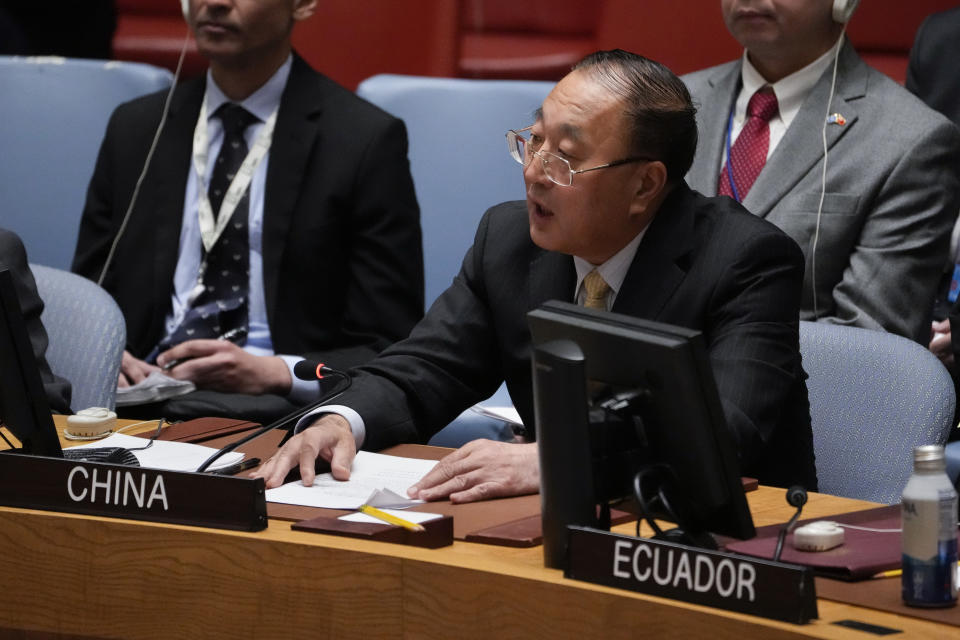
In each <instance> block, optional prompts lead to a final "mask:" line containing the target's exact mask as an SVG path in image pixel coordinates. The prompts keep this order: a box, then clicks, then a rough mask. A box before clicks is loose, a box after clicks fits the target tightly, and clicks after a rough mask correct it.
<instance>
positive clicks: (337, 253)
mask: <svg viewBox="0 0 960 640" xmlns="http://www.w3.org/2000/svg"><path fill="white" fill-rule="evenodd" d="M316 4H317V3H316V0H295V1H292V0H191V1H190V3H189V6H188V8H189V12H188V16H187V17H188V23H189V25H190V28H191V29H192V30H193V33H194V36H195V39H196V43H197V48H198V49H199V51H200V52H201V53H202V54H203V55H204V56H205V57H207V58H208V59H209V60H210V69H209V71H208V73H207V74H206V77H204V78H198V79H196V80H191V81H189V82H186V83H184V84H182V85H181V86H179V87H178V88H177V90H176V92H175V93H174V95H173V98H172V100H171V102H170V109H169V117H168V119H167V121H166V123H165V124H164V127H163V130H162V133H161V135H160V136H159V139H158V141H157V143H156V149H155V151H154V152H153V159H152V161H151V162H150V168H149V170H148V171H147V173H146V175H145V176H144V178H143V183H142V187H140V192H139V195H138V196H137V198H136V204H135V206H134V207H133V209H132V211H131V212H130V214H129V220H127V221H126V222H124V220H125V216H126V213H127V208H128V206H129V205H130V202H131V200H132V198H133V194H134V191H135V185H136V184H137V179H138V176H139V174H140V172H141V169H142V167H143V165H144V159H145V158H146V157H147V155H148V150H149V149H150V147H151V141H152V139H153V137H154V133H155V132H156V130H157V126H158V123H159V122H160V118H161V113H162V112H163V105H164V98H165V94H166V92H162V93H158V94H154V95H150V96H145V97H143V98H140V99H137V100H134V101H132V102H129V103H126V104H124V105H121V106H120V107H119V108H118V109H117V110H116V111H115V112H114V114H113V116H112V117H111V119H110V123H109V125H108V128H107V133H106V137H105V138H104V141H103V144H102V146H101V149H100V155H99V158H98V160H97V166H96V169H95V171H94V175H93V178H92V180H91V183H90V189H89V192H88V196H87V202H86V207H85V209H84V212H83V219H82V222H81V226H80V234H79V239H78V242H77V251H76V255H75V257H74V263H73V269H74V271H76V272H77V273H80V274H81V275H84V276H86V277H88V278H90V279H93V280H97V279H98V278H100V277H101V272H103V271H104V269H105V268H106V274H105V277H104V280H103V286H104V288H105V289H107V291H109V292H110V293H111V294H112V295H113V296H114V298H115V299H116V300H117V303H118V304H119V305H120V308H121V309H122V310H123V312H124V316H125V317H126V320H127V336H128V351H127V353H125V354H124V360H123V368H122V374H123V375H122V376H121V381H120V383H121V386H123V385H125V384H127V383H136V382H138V381H140V380H141V379H143V378H144V377H145V376H146V375H147V374H149V373H150V372H152V371H155V370H156V369H157V366H158V365H159V366H163V365H167V366H168V367H169V366H170V365H171V363H176V362H179V364H176V366H173V367H172V368H169V369H168V371H167V373H168V375H171V376H173V377H176V378H182V379H187V380H191V381H193V382H194V383H196V385H197V387H198V388H199V389H201V390H202V392H198V393H202V394H206V396H205V397H206V399H207V401H208V402H207V404H206V405H203V404H200V403H199V400H198V399H196V398H195V400H196V401H197V404H198V405H199V406H198V407H197V412H198V413H199V415H209V414H211V413H218V412H221V413H226V414H230V413H233V414H236V415H240V416H242V417H250V418H258V419H261V420H263V419H267V418H269V415H266V416H265V415H264V413H269V412H266V411H264V410H262V409H263V408H264V407H268V406H273V407H275V410H274V411H273V412H272V413H273V414H274V415H276V414H283V413H286V412H287V411H290V410H291V409H292V407H291V406H290V405H291V404H303V403H306V402H307V401H309V400H311V399H313V398H315V397H316V396H317V394H318V385H317V384H316V383H312V384H311V383H306V386H305V387H304V388H300V387H298V386H297V385H298V384H300V385H303V384H304V383H303V382H302V381H299V383H298V381H296V380H295V379H294V377H293V376H292V375H291V370H292V365H293V363H295V362H296V361H299V360H300V359H301V358H302V357H312V358H317V359H322V360H324V361H326V362H328V363H329V364H330V365H331V366H334V367H344V368H346V367H351V366H353V365H356V364H360V363H362V362H365V361H367V360H369V359H370V358H372V357H373V356H374V355H375V354H376V353H378V352H379V351H380V350H382V349H383V348H384V347H385V346H387V345H388V344H390V343H392V342H394V341H396V340H399V339H401V338H404V337H406V335H407V334H408V333H409V332H410V329H411V328H412V327H413V326H414V324H415V323H416V322H417V320H419V319H420V317H421V316H422V314H423V259H422V251H421V245H420V224H419V210H418V207H417V203H416V197H415V196H414V191H413V183H412V180H411V177H410V170H409V163H408V161H407V137H406V130H405V128H404V125H403V123H402V122H401V121H400V120H398V119H396V118H393V117H392V116H390V115H388V114H386V113H385V112H383V111H381V110H380V109H378V108H377V107H375V106H373V105H371V104H369V103H367V102H365V101H363V100H361V99H360V98H358V97H356V96H355V95H354V94H353V93H351V92H350V91H348V90H346V89H344V88H343V87H340V86H339V85H337V84H335V83H334V82H333V81H331V80H330V79H329V78H326V77H325V76H323V75H321V74H319V73H317V72H315V71H314V70H312V69H311V68H310V67H309V66H308V65H307V64H306V62H304V61H303V60H302V59H301V58H300V57H299V56H297V55H296V54H295V53H293V52H292V51H291V45H290V34H291V30H292V28H293V25H294V23H295V22H297V21H300V20H304V19H306V18H308V17H310V16H311V15H312V14H313V12H314V9H315V7H316ZM124 228H125V230H123V231H122V229H124ZM118 236H119V240H118V241H117V246H116V250H115V254H114V255H113V257H112V259H109V260H108V255H109V254H110V253H111V244H112V243H113V242H114V241H115V238H117V237H118ZM108 261H109V266H108V267H105V265H106V264H107V263H108ZM217 338H229V339H217ZM219 392H226V394H223V395H217V394H218V393H219ZM239 394H246V395H247V396H252V397H248V398H247V400H246V401H244V399H243V397H242V396H241V395H239ZM267 395H269V396H272V397H273V398H272V400H274V401H275V402H271V399H270V398H267V397H266V396H267ZM182 404H184V403H183V402H181V405H182ZM231 407H233V410H232V411H231ZM159 411H162V410H158V411H154V412H153V414H154V415H156V413H159ZM163 415H166V416H167V417H188V416H187V415H182V414H181V415H172V413H171V412H169V411H164V413H163Z"/></svg>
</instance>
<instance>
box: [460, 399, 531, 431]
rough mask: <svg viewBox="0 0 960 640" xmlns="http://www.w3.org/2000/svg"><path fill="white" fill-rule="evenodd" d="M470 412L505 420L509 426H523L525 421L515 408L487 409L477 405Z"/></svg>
mask: <svg viewBox="0 0 960 640" xmlns="http://www.w3.org/2000/svg"><path fill="white" fill-rule="evenodd" d="M470 410H471V411H474V412H476V413H479V414H480V415H482V416H487V417H488V418H495V419H497V420H503V421H504V422H506V423H507V424H512V425H514V426H517V427H522V426H523V420H521V419H520V412H519V411H517V410H516V409H515V408H513V407H485V406H483V405H479V404H475V405H473V406H472V407H470Z"/></svg>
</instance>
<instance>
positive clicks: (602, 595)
mask: <svg viewBox="0 0 960 640" xmlns="http://www.w3.org/2000/svg"><path fill="white" fill-rule="evenodd" d="M783 494H784V492H783V490H781V489H773V488H767V487H761V488H760V489H759V490H758V491H755V492H752V493H750V494H748V497H749V502H750V506H751V510H752V512H753V516H754V520H755V522H756V524H757V526H762V525H766V524H773V523H777V522H782V521H784V520H785V519H786V518H787V517H788V516H789V514H790V511H791V509H790V508H789V507H787V505H786V503H785V501H784V497H783ZM869 506H874V505H872V504H870V503H865V502H860V501H855V500H847V499H843V498H835V497H831V496H825V495H818V494H813V495H811V496H810V500H809V502H808V503H807V505H806V507H805V508H804V516H807V517H816V516H826V515H830V514H835V513H840V512H844V511H852V510H856V509H862V508H866V507H869ZM631 527H632V525H623V526H622V527H619V528H618V529H620V530H622V531H624V532H629V531H630V530H631ZM0 546H2V548H3V550H4V556H5V558H4V560H3V564H2V569H0V593H3V597H4V606H3V607H2V608H0V637H7V634H8V633H9V631H5V630H12V629H17V630H30V631H40V632H47V633H48V634H50V633H52V634H54V635H52V636H51V635H45V636H43V637H69V636H72V635H79V636H84V637H94V638H195V637H196V638H229V639H230V640H236V639H237V638H257V639H261V638H280V637H284V638H328V637H333V638H356V637H361V636H362V637H364V638H368V637H369V638H381V637H383V638H407V637H410V638H422V637H428V638H429V637H436V638H458V639H463V638H502V637H517V638H519V637H524V638H539V637H550V638H567V637H569V638H588V637H602V638H631V637H637V636H640V635H643V636H647V635H649V637H656V638H674V637H676V638H699V637H709V638H730V639H731V640H733V639H737V640H739V639H742V638H808V637H812V638H857V637H861V638H862V637H868V636H866V635H864V634H863V632H858V631H852V630H849V629H845V628H843V627H839V626H836V625H833V624H830V623H831V622H834V621H837V620H845V619H853V620H858V621H863V622H868V623H871V624H877V625H882V626H886V627H891V628H894V629H901V630H903V631H904V633H903V634H900V635H898V636H897V637H901V638H911V637H915V638H936V637H944V638H946V637H956V629H954V628H950V627H946V626H944V625H940V624H936V623H931V622H926V621H923V620H918V619H914V618H908V617H903V616H899V615H895V614H890V613H884V612H880V611H874V610H870V609H864V608H860V607H855V606H851V605H845V604H840V603H836V602H831V601H827V600H823V599H821V600H820V601H819V609H820V619H818V620H815V621H813V622H812V623H810V624H807V625H802V626H798V625H790V624H785V623H779V622H774V621H770V620H764V619H761V618H755V617H752V616H746V615H742V614H736V613H728V612H725V611H720V610H717V609H711V608H708V607H702V606H696V605H689V604H685V603H680V602H675V601H670V600H665V599H662V598H655V597H651V596H643V595H639V594H634V593H630V592H626V591H619V590H616V589H611V588H607V587H602V586H597V585H592V584H588V583H583V582H577V581H573V580H566V579H564V578H563V576H562V574H561V572H560V571H558V570H554V569H545V568H544V567H543V562H542V556H541V554H542V548H541V547H535V548H532V549H515V548H507V547H494V546H488V545H480V544H473V543H467V542H455V543H454V544H453V545H452V546H451V547H446V548H443V549H435V550H429V549H419V548H415V547H406V546H401V545H392V544H387V543H377V542H370V541H365V540H356V539H351V538H341V537H335V536H326V535H320V534H311V533H304V532H296V531H291V530H290V525H289V523H288V522H282V521H271V522H270V525H269V527H268V528H267V529H266V530H265V531H261V532H257V533H244V532H232V531H218V530H209V529H200V528H192V527H184V526H173V525H163V524H154V523H144V522H135V521H129V520H115V519H108V518H95V517H87V516H79V515H71V514H58V513H48V512H42V511H31V510H24V509H12V508H0Z"/></svg>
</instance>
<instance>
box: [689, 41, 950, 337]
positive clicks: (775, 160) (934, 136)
mask: <svg viewBox="0 0 960 640" xmlns="http://www.w3.org/2000/svg"><path fill="white" fill-rule="evenodd" d="M740 67H741V62H740V61H739V60H737V61H734V62H730V63H727V64H725V65H721V66H718V67H713V68H710V69H705V70H703V71H698V72H696V73H692V74H689V75H687V76H684V78H683V80H684V82H686V84H687V87H688V88H689V89H690V93H691V94H692V96H693V100H694V103H695V104H696V105H697V106H698V108H699V113H698V116H697V122H698V126H699V129H700V145H699V147H698V149H697V155H696V158H695V159H694V163H693V167H692V168H691V169H690V172H689V173H688V174H687V181H688V182H689V183H690V186H691V187H692V188H694V189H696V190H697V191H700V192H702V193H704V194H707V195H714V194H716V192H717V179H718V174H719V172H720V166H721V155H722V154H723V152H724V140H725V135H726V128H727V121H728V117H729V114H730V109H731V107H732V105H733V103H734V101H735V100H736V95H737V92H738V91H739V89H740ZM832 72H833V68H832V66H831V67H830V68H829V69H828V70H827V71H826V72H825V73H824V75H823V77H821V78H820V80H819V81H818V82H817V84H816V85H815V86H814V88H813V90H812V91H811V92H810V94H809V95H808V96H807V98H806V100H805V101H804V103H803V106H802V107H801V109H800V112H799V113H798V114H797V116H796V118H795V119H794V121H793V122H792V123H791V125H790V128H789V129H788V130H787V132H786V134H785V135H784V137H783V139H782V140H781V141H780V144H779V145H778V146H777V148H776V149H775V150H774V152H773V154H772V155H771V156H770V159H769V160H768V161H767V164H766V166H765V167H764V169H763V171H761V172H760V176H759V177H758V178H757V181H756V183H754V185H753V188H752V189H751V190H750V192H749V193H748V194H747V197H746V198H745V199H744V202H743V204H744V206H746V208H747V209H749V210H750V211H752V212H753V213H754V214H756V215H758V216H760V217H763V218H766V219H767V220H769V221H770V222H772V223H774V224H776V225H777V226H778V227H780V228H781V229H783V230H784V231H785V232H787V234H788V235H790V236H791V237H792V238H793V239H794V240H796V241H797V244H799V245H800V248H801V249H802V250H803V252H804V255H805V257H806V273H805V276H804V287H803V298H802V301H801V314H800V317H801V318H802V319H804V320H814V319H817V320H823V321H827V322H835V323H838V324H847V325H854V326H859V327H866V328H868V329H884V330H887V331H890V332H892V333H897V334H900V335H903V336H906V337H908V338H912V339H914V340H916V341H918V342H920V343H921V344H923V345H926V344H927V342H928V341H929V338H930V326H929V321H930V314H931V309H932V303H933V298H934V295H935V293H936V287H937V281H938V279H939V276H940V271H941V270H942V268H943V263H944V260H945V259H946V255H947V250H948V247H949V241H950V229H951V228H952V226H953V221H954V218H955V217H956V214H957V209H958V207H960V181H958V172H957V167H958V166H960V131H958V129H957V128H956V127H955V126H954V125H953V124H952V123H950V122H949V121H948V120H947V119H946V118H944V117H943V116H941V115H940V114H938V113H935V112H934V111H932V110H931V109H929V108H927V107H926V106H925V105H924V104H923V103H921V102H920V101H919V100H917V99H916V98H915V97H914V96H912V95H910V94H909V93H908V92H907V91H906V90H905V89H903V88H902V87H900V86H899V85H897V84H896V83H894V82H893V81H892V80H890V79H889V78H887V77H886V76H884V75H883V74H881V73H879V72H878V71H876V70H874V69H871V68H870V67H868V66H867V65H866V63H864V62H863V60H861V59H860V56H858V55H857V53H856V52H855V51H854V50H853V47H852V46H851V45H850V44H849V43H846V44H844V46H843V48H842V50H841V52H840V59H839V65H838V71H837V87H836V92H835V95H834V98H833V103H832V106H831V107H830V110H829V111H830V113H840V114H842V115H843V117H844V118H845V119H846V124H845V125H843V126H840V125H835V124H831V125H828V126H827V148H828V149H829V154H828V158H827V179H826V194H825V197H824V200H823V210H822V214H821V216H820V218H821V219H820V228H819V239H818V240H817V245H816V252H815V253H814V251H813V245H814V237H815V235H816V229H817V207H818V203H819V200H820V191H821V180H822V171H823V142H822V139H821V130H822V123H823V118H824V115H825V114H826V112H827V108H826V105H827V99H828V97H829V94H830V83H831V76H832ZM814 258H815V261H814ZM814 272H815V275H816V284H815V286H814ZM814 292H815V294H816V295H815V296H814Z"/></svg>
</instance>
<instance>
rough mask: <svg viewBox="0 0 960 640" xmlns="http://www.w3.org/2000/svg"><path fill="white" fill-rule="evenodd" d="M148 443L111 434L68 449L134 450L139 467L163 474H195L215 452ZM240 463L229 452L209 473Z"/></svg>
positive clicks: (178, 444)
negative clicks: (158, 470)
mask: <svg viewBox="0 0 960 640" xmlns="http://www.w3.org/2000/svg"><path fill="white" fill-rule="evenodd" d="M149 442H150V441H149V440H148V439H146V438H137V437H135V436H128V435H126V434H124V433H115V434H113V435H111V436H109V437H106V438H104V439H103V440H97V441H96V442H91V443H89V444H81V445H78V446H76V447H71V448H72V449H99V448H100V447H122V448H124V449H136V451H131V453H133V455H135V456H136V457H137V460H139V461H140V466H141V467H145V468H147V469H165V470H167V471H196V470H197V467H199V466H200V465H201V464H203V463H204V462H205V461H206V459H207V458H209V457H210V456H212V455H213V453H214V452H215V451H216V449H214V448H212V447H205V446H203V445H200V444H191V443H189V442H172V441H168V440H154V441H153V443H152V444H150V446H149V447H147V448H146V449H142V447H145V446H146V445H147V443H149ZM241 460H243V454H242V453H238V452H236V451H231V452H230V453H226V454H224V455H222V456H220V457H219V458H218V459H217V461H216V462H214V463H213V464H212V465H210V470H211V471H212V470H213V469H219V468H221V467H227V466H230V465H231V464H234V463H236V462H240V461H241Z"/></svg>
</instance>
